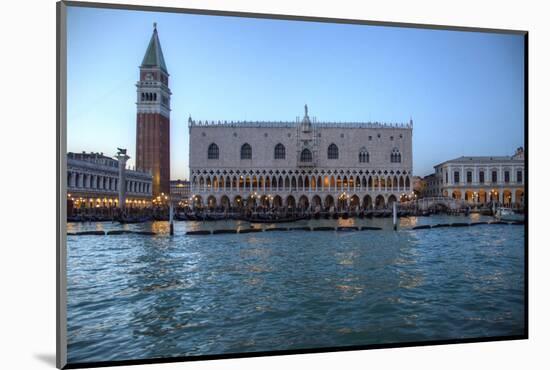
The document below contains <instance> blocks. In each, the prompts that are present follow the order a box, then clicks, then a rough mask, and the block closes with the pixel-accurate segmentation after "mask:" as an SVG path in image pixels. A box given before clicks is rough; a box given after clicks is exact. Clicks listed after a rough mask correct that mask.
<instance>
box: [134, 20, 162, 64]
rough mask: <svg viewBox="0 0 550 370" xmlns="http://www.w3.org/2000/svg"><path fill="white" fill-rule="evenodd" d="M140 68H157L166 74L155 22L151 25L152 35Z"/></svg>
mask: <svg viewBox="0 0 550 370" xmlns="http://www.w3.org/2000/svg"><path fill="white" fill-rule="evenodd" d="M141 67H159V68H160V69H162V70H163V71H164V72H166V73H168V68H166V63H165V62H164V55H163V54H162V48H161V47H160V40H159V36H158V32H157V22H154V23H153V35H152V36H151V40H150V41H149V46H147V51H146V52H145V56H144V57H143V61H142V62H141Z"/></svg>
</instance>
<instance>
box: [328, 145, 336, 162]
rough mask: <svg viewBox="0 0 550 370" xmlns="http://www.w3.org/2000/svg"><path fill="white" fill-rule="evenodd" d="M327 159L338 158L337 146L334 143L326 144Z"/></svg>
mask: <svg viewBox="0 0 550 370" xmlns="http://www.w3.org/2000/svg"><path fill="white" fill-rule="evenodd" d="M328 159H338V147H337V146H336V144H334V143H333V144H330V145H329V146H328Z"/></svg>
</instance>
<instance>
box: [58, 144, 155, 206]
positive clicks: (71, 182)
mask: <svg viewBox="0 0 550 370" xmlns="http://www.w3.org/2000/svg"><path fill="white" fill-rule="evenodd" d="M120 171H121V169H120V166H119V161H118V160H116V159H113V158H111V157H108V156H105V155H103V153H86V152H82V153H67V195H68V198H69V200H70V201H72V202H73V203H74V206H75V207H77V208H96V207H118V206H119V195H120V190H121V188H120V187H121V184H120V178H121V176H120V175H121V173H120ZM124 172H125V173H124V177H123V179H124V184H123V186H124V193H125V202H126V203H127V204H126V206H127V207H133V206H139V207H144V206H148V205H150V204H151V197H152V181H153V180H152V175H151V173H149V172H141V171H134V170H129V169H124Z"/></svg>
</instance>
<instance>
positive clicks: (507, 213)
mask: <svg viewBox="0 0 550 370" xmlns="http://www.w3.org/2000/svg"><path fill="white" fill-rule="evenodd" d="M495 218H496V219H497V220H499V221H524V216H523V215H522V214H519V213H515V212H514V210H513V209H511V208H505V207H499V208H497V209H496V211H495Z"/></svg>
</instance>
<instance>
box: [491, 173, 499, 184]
mask: <svg viewBox="0 0 550 370" xmlns="http://www.w3.org/2000/svg"><path fill="white" fill-rule="evenodd" d="M497 179H498V177H497V171H493V172H492V173H491V182H497Z"/></svg>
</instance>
